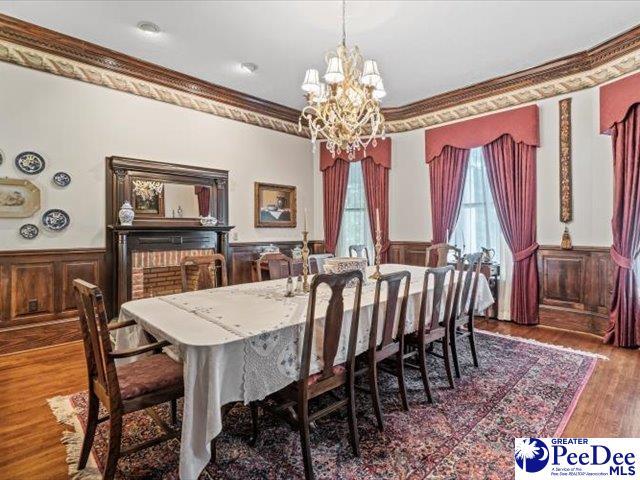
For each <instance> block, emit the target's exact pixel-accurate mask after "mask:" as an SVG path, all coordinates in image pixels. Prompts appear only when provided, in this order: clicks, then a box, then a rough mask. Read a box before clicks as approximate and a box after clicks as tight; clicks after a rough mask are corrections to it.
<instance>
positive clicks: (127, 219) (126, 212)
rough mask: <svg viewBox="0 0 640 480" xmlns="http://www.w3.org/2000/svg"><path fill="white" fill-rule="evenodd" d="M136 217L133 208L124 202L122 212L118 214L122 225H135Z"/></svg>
mask: <svg viewBox="0 0 640 480" xmlns="http://www.w3.org/2000/svg"><path fill="white" fill-rule="evenodd" d="M135 216H136V214H135V212H134V211H133V207H132V206H131V204H130V203H129V202H124V203H123V204H122V207H120V211H119V212H118V218H119V219H120V225H133V218H134V217H135Z"/></svg>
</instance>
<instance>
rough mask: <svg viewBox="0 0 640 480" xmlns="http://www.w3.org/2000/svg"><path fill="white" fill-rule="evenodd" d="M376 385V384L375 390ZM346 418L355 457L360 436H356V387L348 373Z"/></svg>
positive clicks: (358, 449) (358, 451) (358, 452)
mask: <svg viewBox="0 0 640 480" xmlns="http://www.w3.org/2000/svg"><path fill="white" fill-rule="evenodd" d="M377 388H378V386H377V384H376V390H377ZM347 398H348V403H347V410H348V412H347V414H348V415H347V420H348V422H349V434H350V435H349V436H350V437H351V448H352V449H353V454H354V455H355V456H356V457H359V456H360V438H359V437H358V421H357V419H356V389H355V384H354V378H353V376H351V375H349V381H348V383H347Z"/></svg>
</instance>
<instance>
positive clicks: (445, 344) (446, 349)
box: [442, 333, 456, 388]
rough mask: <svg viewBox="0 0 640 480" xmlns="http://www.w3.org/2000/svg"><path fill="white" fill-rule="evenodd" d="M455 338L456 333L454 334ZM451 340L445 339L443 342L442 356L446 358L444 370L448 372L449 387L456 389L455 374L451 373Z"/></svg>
mask: <svg viewBox="0 0 640 480" xmlns="http://www.w3.org/2000/svg"><path fill="white" fill-rule="evenodd" d="M454 336H455V333H454ZM450 348H451V347H450V340H449V338H447V337H445V338H444V339H443V342H442V356H443V357H444V368H445V370H446V371H447V379H448V380H449V387H450V388H456V387H455V384H454V383H453V374H452V372H451V356H450V352H449V350H450Z"/></svg>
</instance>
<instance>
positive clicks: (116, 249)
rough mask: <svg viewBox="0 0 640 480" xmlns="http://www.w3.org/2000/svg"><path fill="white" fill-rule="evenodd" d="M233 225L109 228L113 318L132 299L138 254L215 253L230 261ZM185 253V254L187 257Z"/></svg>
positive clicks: (143, 225)
mask: <svg viewBox="0 0 640 480" xmlns="http://www.w3.org/2000/svg"><path fill="white" fill-rule="evenodd" d="M232 228H234V227H233V226H230V225H216V226H206V227H205V226H196V225H180V226H176V225H166V224H142V225H130V226H128V225H108V226H107V232H108V233H107V234H108V236H109V237H110V242H109V244H110V246H111V248H110V251H108V252H107V257H108V259H107V262H108V266H109V268H111V271H112V272H113V273H114V275H113V282H112V295H111V299H112V300H111V302H110V303H111V308H110V313H111V315H112V316H115V315H117V313H118V311H119V309H120V306H121V305H122V304H123V303H125V302H127V301H129V300H131V299H132V298H133V297H132V267H133V261H132V259H133V254H134V253H136V252H168V251H171V252H175V251H178V252H180V251H184V250H189V251H198V250H208V251H211V250H214V251H216V252H218V253H221V254H223V255H224V256H225V258H228V250H229V238H228V235H229V231H230V230H231V229H232ZM184 253H185V252H182V254H183V255H184Z"/></svg>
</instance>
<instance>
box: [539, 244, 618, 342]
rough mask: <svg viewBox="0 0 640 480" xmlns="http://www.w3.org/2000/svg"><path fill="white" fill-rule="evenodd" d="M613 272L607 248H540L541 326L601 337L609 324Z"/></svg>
mask: <svg viewBox="0 0 640 480" xmlns="http://www.w3.org/2000/svg"><path fill="white" fill-rule="evenodd" d="M612 271H613V264H612V262H611V259H610V257H609V250H608V249H607V248H604V247H574V248H573V249H572V250H562V249H561V248H560V247H558V246H541V247H540V249H539V250H538V275H539V282H540V323H541V324H542V325H549V326H553V327H559V328H565V329H568V330H576V331H580V332H587V333H593V334H596V335H602V334H603V333H604V331H605V330H606V327H607V324H608V322H609V320H608V311H609V304H610V301H611V300H610V299H611V288H612V285H611V274H612Z"/></svg>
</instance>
